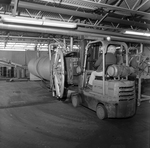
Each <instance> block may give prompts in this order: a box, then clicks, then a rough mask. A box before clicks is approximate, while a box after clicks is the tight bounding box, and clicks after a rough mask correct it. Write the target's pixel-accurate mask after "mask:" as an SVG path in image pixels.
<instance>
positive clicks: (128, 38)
mask: <svg viewBox="0 0 150 148" xmlns="http://www.w3.org/2000/svg"><path fill="white" fill-rule="evenodd" d="M0 29H2V30H14V31H22V32H23V31H27V32H36V33H37V32H38V33H46V34H59V35H60V34H61V35H67V36H74V37H75V36H77V37H81V36H89V37H97V38H106V37H108V36H110V37H111V38H112V39H113V40H118V41H125V42H134V43H146V44H150V42H149V40H150V38H149V37H141V36H133V35H126V34H121V33H115V32H108V31H101V30H94V29H92V30H91V29H89V28H86V29H83V28H81V29H80V28H79V29H78V30H69V29H59V28H50V27H35V26H27V25H14V24H3V23H0Z"/></svg>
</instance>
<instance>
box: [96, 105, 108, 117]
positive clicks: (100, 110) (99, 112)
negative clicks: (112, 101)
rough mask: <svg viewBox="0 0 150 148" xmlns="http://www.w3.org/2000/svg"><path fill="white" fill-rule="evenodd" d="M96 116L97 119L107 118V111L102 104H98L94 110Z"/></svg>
mask: <svg viewBox="0 0 150 148" xmlns="http://www.w3.org/2000/svg"><path fill="white" fill-rule="evenodd" d="M96 114H97V117H98V118H99V119H101V120H103V119H105V118H106V117H107V111H106V108H105V106H104V105H102V104H98V105H97V108H96Z"/></svg>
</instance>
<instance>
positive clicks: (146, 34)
mask: <svg viewBox="0 0 150 148" xmlns="http://www.w3.org/2000/svg"><path fill="white" fill-rule="evenodd" d="M124 34H131V35H140V36H147V37H150V33H148V32H137V31H130V30H126V31H125V32H124Z"/></svg>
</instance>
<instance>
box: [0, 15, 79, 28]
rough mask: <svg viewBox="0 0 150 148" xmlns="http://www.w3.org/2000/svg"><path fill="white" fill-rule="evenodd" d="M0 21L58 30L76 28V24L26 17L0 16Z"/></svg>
mask: <svg viewBox="0 0 150 148" xmlns="http://www.w3.org/2000/svg"><path fill="white" fill-rule="evenodd" d="M0 17H1V21H2V22H4V23H15V24H27V25H37V26H45V27H46V26H47V27H60V28H72V29H74V28H77V24H76V23H69V22H62V21H53V20H46V19H34V18H27V17H17V16H16V17H13V16H8V15H0Z"/></svg>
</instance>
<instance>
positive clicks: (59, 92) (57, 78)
mask: <svg viewBox="0 0 150 148" xmlns="http://www.w3.org/2000/svg"><path fill="white" fill-rule="evenodd" d="M52 73H53V81H54V89H55V91H56V97H58V98H63V95H64V82H65V68H64V55H63V52H62V49H59V48H58V49H57V50H56V54H55V57H54V64H53V69H52Z"/></svg>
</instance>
